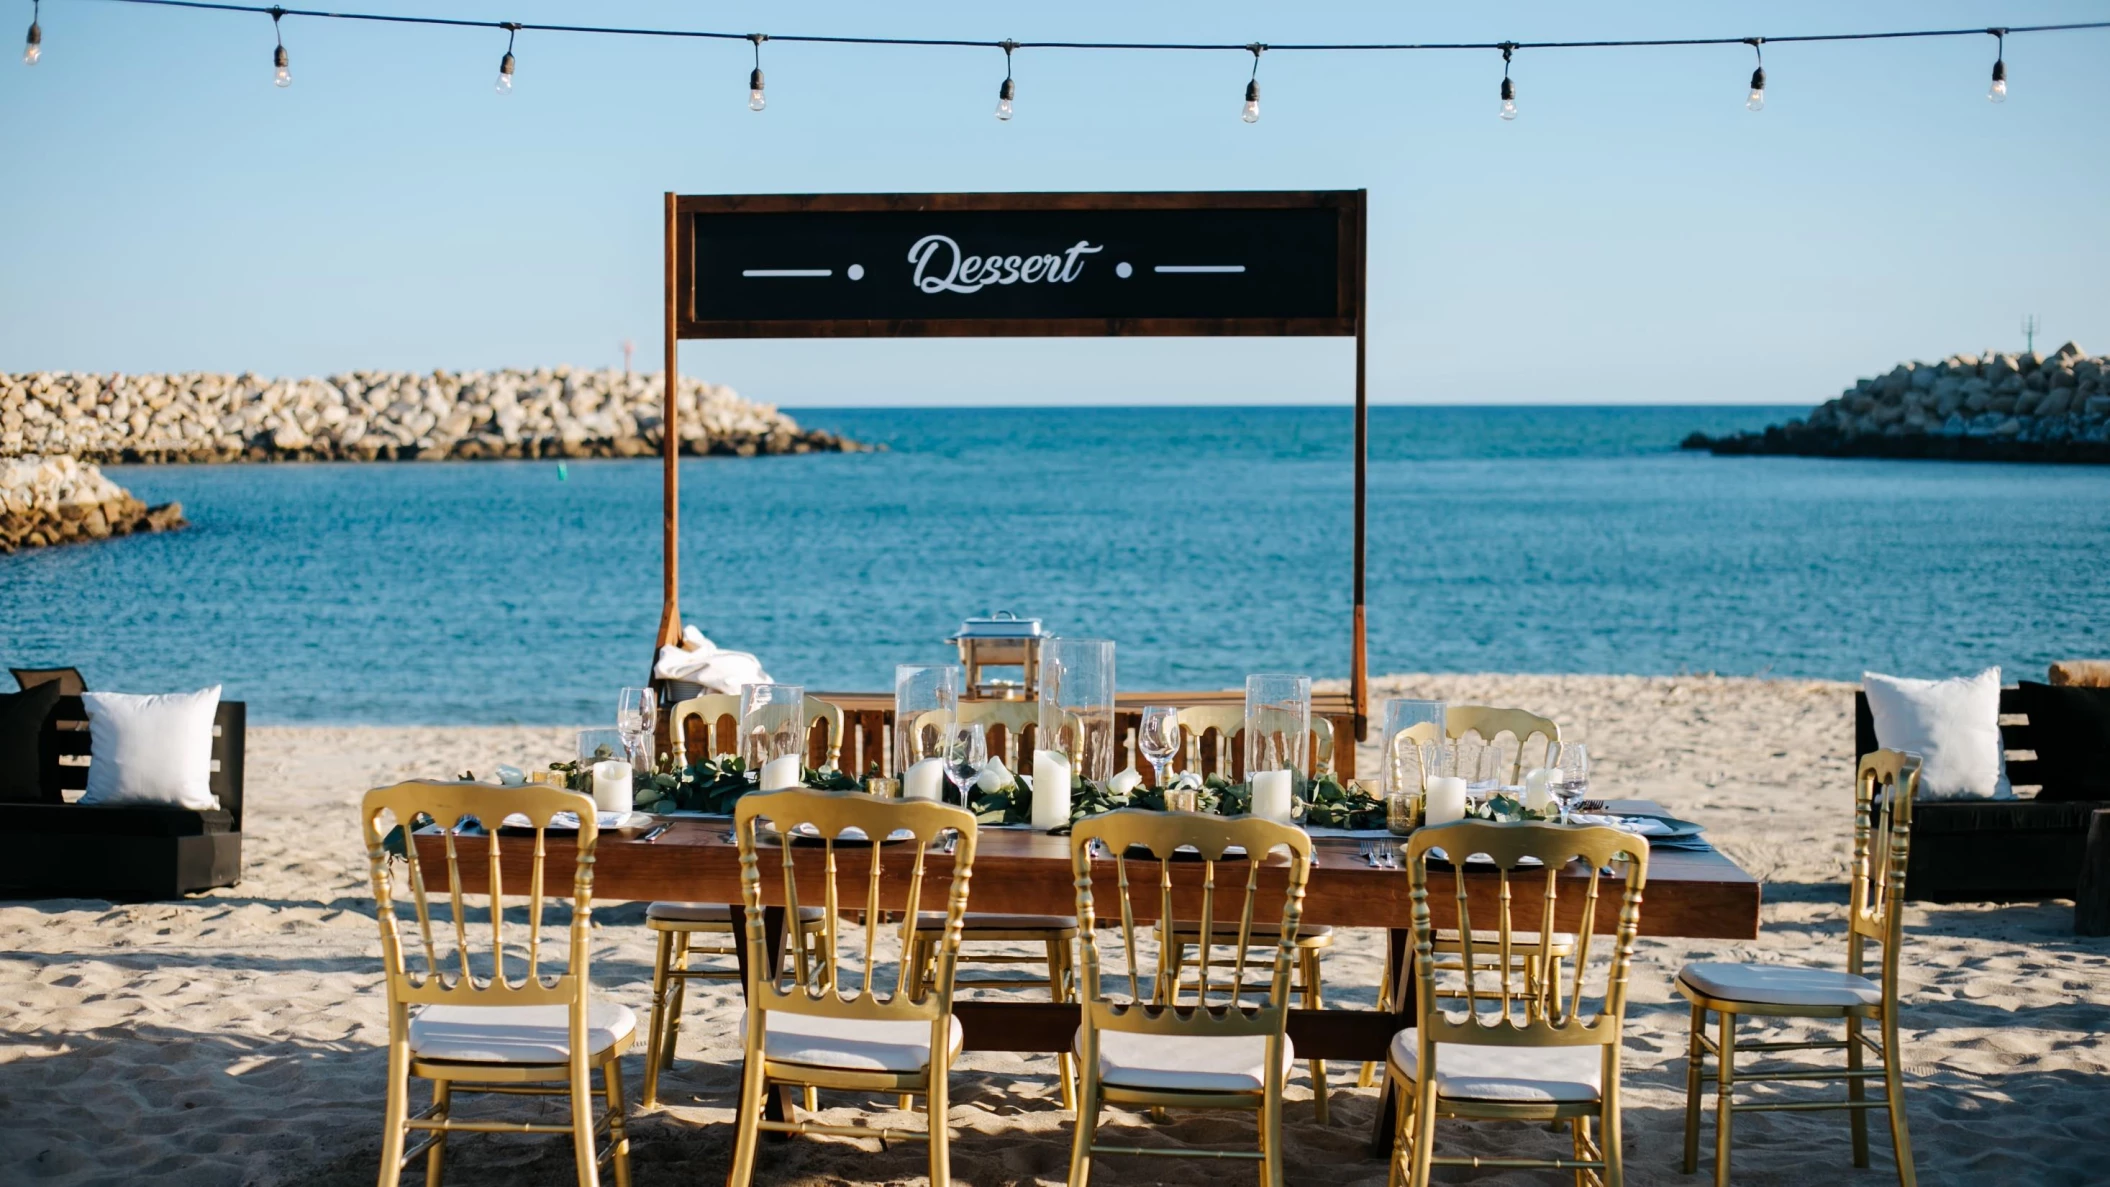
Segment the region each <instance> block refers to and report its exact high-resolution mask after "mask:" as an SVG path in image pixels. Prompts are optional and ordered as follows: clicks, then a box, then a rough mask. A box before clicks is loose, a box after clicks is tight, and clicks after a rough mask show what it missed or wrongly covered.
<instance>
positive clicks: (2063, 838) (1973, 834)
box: [1854, 673, 2110, 903]
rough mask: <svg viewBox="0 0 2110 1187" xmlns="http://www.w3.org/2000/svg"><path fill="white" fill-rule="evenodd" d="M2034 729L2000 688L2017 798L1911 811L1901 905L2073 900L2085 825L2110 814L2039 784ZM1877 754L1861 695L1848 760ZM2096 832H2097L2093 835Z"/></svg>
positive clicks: (2065, 790)
mask: <svg viewBox="0 0 2110 1187" xmlns="http://www.w3.org/2000/svg"><path fill="white" fill-rule="evenodd" d="M2055 678H2056V673H2055ZM2058 682H2060V683H2064V682H2063V681H2058ZM2039 728H2040V727H2039V726H2038V725H2037V724H2035V723H2033V722H2032V721H2031V720H2030V719H2029V716H2028V712H2027V710H2026V708H2025V707H2024V703H2023V694H2022V690H2021V689H2020V688H2017V687H2012V686H2011V687H2007V688H2003V689H2001V690H2000V731H2001V735H2002V743H2003V745H2004V747H2005V749H2006V750H2007V773H2008V780H2009V782H2010V783H2012V784H2013V785H2014V788H2015V792H2016V796H2017V798H2015V799H2011V800H1991V799H1987V800H1937V801H1926V800H1922V801H1921V802H1919V803H1917V804H1915V805H1914V806H1913V809H1912V848H1911V851H1910V853H1909V854H1908V855H1907V858H1906V868H1905V897H1906V898H1907V899H1911V900H1915V901H1919V902H1935V903H1970V902H2016V901H2025V900H2031V899H2046V898H2074V897H2075V895H2076V891H2077V889H2078V888H2079V886H2080V882H2081V873H2082V869H2083V867H2084V865H2085V864H2086V863H2087V861H2088V859H2089V852H2088V846H2089V833H2090V825H2091V823H2092V821H2093V818H2094V816H2095V813H2096V812H2097V811H2098V810H2102V809H2110V800H2104V799H2101V798H2098V797H2095V796H2088V798H2083V796H2084V795H2086V794H2087V793H2085V792H2082V791H2080V790H2079V789H2075V788H2070V787H2064V786H2059V785H2057V784H2056V783H2054V784H2052V785H2046V783H2045V779H2046V778H2047V776H2048V775H2049V774H2051V772H2049V771H2048V769H2047V768H2046V767H2045V766H2044V764H2042V763H2040V762H2039V761H2038V759H2037V756H2036V749H2037V745H2038V740H2039ZM1876 748H1877V747H1876V729H1875V719H1874V717H1873V716H1872V715H1871V714H1870V713H1869V709H1868V697H1867V694H1866V693H1862V692H1856V693H1855V694H1854V752H1855V754H1856V755H1857V756H1858V755H1866V754H1868V753H1870V752H1872V751H1874V750H1875V749H1876ZM2104 831H2105V830H2102V829H2098V830H2097V832H2098V835H2099V836H2100V835H2101V834H2102V833H2103V832H2104ZM2098 843H2099V844H2100V842H2098Z"/></svg>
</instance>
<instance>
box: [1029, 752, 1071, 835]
mask: <svg viewBox="0 0 2110 1187" xmlns="http://www.w3.org/2000/svg"><path fill="white" fill-rule="evenodd" d="M1069 822H1070V760H1069V756H1068V755H1065V754H1064V753H1063V752H1062V751H1060V750H1036V751H1034V752H1033V827H1034V828H1038V829H1050V828H1061V827H1063V826H1064V825H1066V824H1068V823H1069Z"/></svg>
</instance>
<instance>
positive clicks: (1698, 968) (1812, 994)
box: [1678, 964, 1883, 1006]
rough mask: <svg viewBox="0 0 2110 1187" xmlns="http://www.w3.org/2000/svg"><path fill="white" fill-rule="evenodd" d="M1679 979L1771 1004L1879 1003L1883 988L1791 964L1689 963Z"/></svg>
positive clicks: (1714, 992) (1717, 993) (1720, 994)
mask: <svg viewBox="0 0 2110 1187" xmlns="http://www.w3.org/2000/svg"><path fill="white" fill-rule="evenodd" d="M1678 980H1680V981H1683V982H1684V983H1685V984H1687V985H1690V986H1692V987H1693V988H1694V989H1696V990H1698V991H1699V992H1701V993H1704V994H1706V995H1707V996H1708V997H1714V998H1721V999H1723V1000H1725V1001H1734V1002H1753V1003H1756V1004H1762V1005H1770V1006H1876V1005H1881V1004H1882V1002H1883V987H1882V986H1881V985H1878V984H1876V983H1875V982H1874V981H1871V980H1869V979H1868V978H1866V977H1857V976H1855V975H1853V974H1852V973H1834V972H1829V971H1827V970H1824V969H1806V968H1800V967H1798V966H1796V965H1791V964H1689V965H1686V966H1685V967H1684V968H1683V969H1681V970H1679V972H1678Z"/></svg>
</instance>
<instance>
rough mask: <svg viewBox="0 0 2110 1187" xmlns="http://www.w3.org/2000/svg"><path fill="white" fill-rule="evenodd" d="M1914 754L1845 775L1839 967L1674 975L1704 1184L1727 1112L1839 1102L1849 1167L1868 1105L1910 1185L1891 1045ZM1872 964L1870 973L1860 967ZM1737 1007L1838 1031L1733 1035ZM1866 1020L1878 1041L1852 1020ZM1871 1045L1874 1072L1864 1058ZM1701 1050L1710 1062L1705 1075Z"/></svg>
mask: <svg viewBox="0 0 2110 1187" xmlns="http://www.w3.org/2000/svg"><path fill="white" fill-rule="evenodd" d="M1919 776H1920V757H1919V755H1916V754H1907V753H1904V752H1902V751H1897V750H1877V751H1875V752H1873V753H1871V754H1868V755H1864V756H1863V757H1862V759H1861V766H1860V769H1859V771H1858V772H1856V776H1855V780H1854V856H1853V866H1852V869H1851V877H1852V886H1851V889H1850V890H1849V893H1848V899H1849V902H1848V906H1847V931H1846V971H1845V972H1843V973H1839V972H1833V971H1830V970H1828V969H1813V968H1802V967H1798V966H1795V965H1778V964H1713V963H1707V964H1689V965H1686V966H1685V967H1684V968H1683V969H1682V970H1680V971H1679V973H1678V992H1680V993H1682V994H1684V995H1685V998H1686V1000H1687V1001H1690V1002H1691V1003H1692V1038H1691V1045H1690V1047H1689V1048H1688V1050H1687V1053H1686V1070H1685V1173H1686V1174H1688V1175H1689V1174H1691V1173H1692V1172H1693V1171H1694V1170H1695V1169H1697V1167H1698V1165H1699V1160H1700V1094H1701V1092H1702V1085H1703V1084H1704V1082H1705V1081H1707V1080H1709V1079H1712V1080H1714V1081H1715V1097H1714V1102H1715V1103H1714V1118H1715V1120H1714V1129H1715V1133H1714V1181H1715V1184H1716V1187H1727V1185H1728V1182H1729V1134H1730V1128H1731V1125H1730V1122H1731V1119H1732V1118H1733V1117H1734V1116H1735V1115H1736V1114H1737V1113H1749V1112H1760V1111H1768V1110H1793V1111H1798V1112H1800V1111H1809V1110H1816V1109H1845V1110H1847V1117H1848V1119H1849V1124H1850V1125H1851V1127H1852V1133H1853V1151H1854V1165H1855V1166H1857V1167H1866V1166H1867V1165H1868V1115H1867V1111H1868V1110H1869V1109H1882V1110H1884V1111H1886V1112H1888V1113H1889V1115H1890V1140H1891V1143H1892V1146H1893V1149H1894V1150H1895V1152H1896V1155H1897V1164H1898V1182H1899V1184H1901V1187H1912V1185H1913V1183H1914V1182H1915V1177H1914V1174H1913V1169H1912V1141H1911V1139H1910V1138H1909V1137H1908V1136H1907V1135H1906V1133H1905V1084H1904V1079H1903V1074H1902V1068H1901V1067H1900V1059H1901V1055H1900V1053H1899V1051H1898V960H1899V956H1900V951H1899V950H1900V948H1901V947H1902V946H1903V944H1904V939H1905V903H1904V889H1905V856H1906V850H1907V847H1908V843H1909V842H1910V840H1911V837H1912V801H1913V798H1914V797H1915V796H1916V795H1917V794H1918V793H1919ZM1867 943H1873V944H1875V945H1876V946H1877V947H1878V948H1879V949H1881V956H1880V958H1879V959H1878V961H1877V963H1876V965H1875V967H1874V968H1873V969H1870V968H1869V967H1868V965H1867V963H1866V956H1865V954H1864V953H1863V946H1864V945H1865V944H1867ZM1870 972H1873V973H1874V974H1875V975H1874V976H1873V977H1870V976H1868V975H1867V974H1868V973H1870ZM1710 1010H1711V1011H1713V1012H1714V1013H1715V1014H1717V1015H1719V1016H1720V1030H1719V1032H1718V1033H1719V1037H1718V1038H1715V1039H1709V1038H1708V1037H1707V1029H1706V1023H1707V1013H1708V1011H1710ZM1739 1015H1753V1016H1757V1017H1766V1018H1826V1019H1830V1018H1836V1019H1838V1020H1840V1021H1841V1022H1842V1023H1844V1025H1845V1029H1846V1035H1845V1037H1844V1038H1843V1039H1840V1040H1815V1041H1810V1042H1787V1041H1781V1042H1760V1043H1739V1042H1738V1041H1737V1038H1736V1020H1737V1018H1738V1016H1739ZM1869 1022H1873V1023H1875V1024H1876V1027H1877V1028H1878V1029H1879V1030H1880V1031H1881V1032H1882V1036H1883V1037H1882V1041H1881V1042H1877V1041H1876V1040H1874V1039H1872V1038H1870V1037H1869V1036H1868V1035H1867V1034H1866V1033H1865V1032H1864V1031H1863V1029H1862V1027H1863V1026H1864V1025H1865V1024H1866V1023H1869ZM1838 1050H1844V1051H1845V1052H1846V1069H1845V1070H1844V1071H1839V1070H1836V1069H1832V1068H1784V1069H1769V1070H1758V1071H1753V1070H1740V1069H1738V1068H1737V1066H1736V1057H1737V1055H1738V1054H1739V1053H1743V1052H1752V1051H1757V1052H1779V1051H1838ZM1867 1052H1874V1054H1875V1057H1876V1070H1874V1071H1870V1070H1869V1069H1868V1068H1867V1067H1866V1066H1865V1060H1866V1057H1867ZM1709 1055H1712V1056H1713V1057H1714V1060H1715V1067H1716V1070H1715V1071H1713V1072H1709V1071H1708V1070H1707V1068H1706V1058H1707V1056H1709ZM1878 1077H1880V1078H1881V1079H1882V1081H1883V1096H1882V1098H1881V1099H1879V1100H1870V1099H1868V1098H1867V1095H1866V1088H1865V1084H1866V1082H1867V1081H1868V1080H1872V1079H1876V1078H1878ZM1767 1080H1773V1081H1799V1082H1811V1081H1817V1082H1823V1081H1827V1080H1829V1081H1837V1080H1844V1081H1846V1099H1845V1100H1792V1101H1786V1100H1768V1101H1746V1102H1744V1103H1742V1104H1739V1103H1737V1101H1736V1096H1735V1092H1736V1086H1737V1085H1738V1084H1742V1083H1750V1082H1753V1081H1767Z"/></svg>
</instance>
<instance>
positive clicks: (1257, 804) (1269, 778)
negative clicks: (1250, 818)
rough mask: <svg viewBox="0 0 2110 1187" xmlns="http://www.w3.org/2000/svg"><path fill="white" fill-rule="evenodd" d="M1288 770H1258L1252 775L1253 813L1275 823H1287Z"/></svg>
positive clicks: (1288, 802) (1290, 804)
mask: <svg viewBox="0 0 2110 1187" xmlns="http://www.w3.org/2000/svg"><path fill="white" fill-rule="evenodd" d="M1290 782H1291V781H1290V775H1289V772H1288V771H1259V772H1256V773H1255V774H1254V775H1253V815H1255V816H1258V817H1260V818H1261V819H1263V820H1272V821H1274V822H1275V823H1276V824H1288V823H1289V822H1290V812H1291V808H1292V806H1293V805H1292V803H1291V800H1290Z"/></svg>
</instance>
